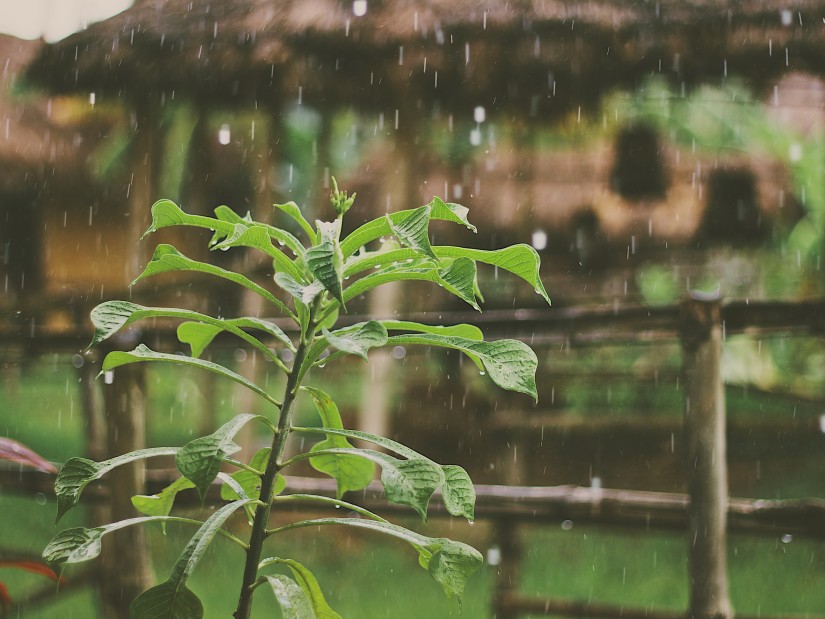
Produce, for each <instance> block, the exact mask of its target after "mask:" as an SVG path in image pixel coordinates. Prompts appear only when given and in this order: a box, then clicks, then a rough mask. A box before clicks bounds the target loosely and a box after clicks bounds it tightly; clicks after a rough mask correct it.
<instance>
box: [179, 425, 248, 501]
mask: <svg viewBox="0 0 825 619" xmlns="http://www.w3.org/2000/svg"><path fill="white" fill-rule="evenodd" d="M257 417H258V416H257V415H251V414H248V413H245V414H242V415H238V416H237V417H235V418H234V419H231V420H230V421H228V422H226V423H225V424H223V425H222V426H221V427H220V428H219V429H218V430H217V431H215V432H214V433H212V434H210V435H208V436H203V437H201V438H196V439H195V440H193V441H189V442H188V443H187V444H186V445H184V446H183V447H181V448H180V451H178V453H177V455H176V456H175V465H176V466H177V467H178V470H179V471H180V472H181V474H183V476H184V477H186V478H187V479H188V480H189V481H191V482H192V483H193V484H194V485H195V488H196V489H197V491H198V494H199V495H200V497H201V500H202V501H203V500H204V499H205V498H206V493H207V491H208V490H209V486H210V485H211V484H212V482H213V481H215V478H216V477H217V476H218V471H220V468H221V464H222V463H223V461H224V459H225V458H226V457H227V456H229V455H231V454H233V453H236V452H238V451H240V449H241V448H240V446H239V445H237V444H236V443H235V442H234V441H233V440H232V439H233V438H234V436H235V435H236V434H237V433H238V432H239V431H240V429H241V428H242V427H243V426H244V425H246V424H247V423H249V422H250V421H252V420H253V419H255V418H257Z"/></svg>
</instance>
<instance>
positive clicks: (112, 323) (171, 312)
mask: <svg viewBox="0 0 825 619" xmlns="http://www.w3.org/2000/svg"><path fill="white" fill-rule="evenodd" d="M91 318H92V322H93V323H94V325H95V334H94V337H93V338H92V342H91V343H90V344H89V347H92V346H94V345H95V344H97V343H99V342H101V341H102V340H105V339H107V338H109V337H111V336H112V335H113V334H114V333H116V332H117V331H118V330H120V329H122V328H123V327H125V326H127V325H129V324H131V323H133V322H136V321H138V320H143V319H145V318H181V319H185V320H192V321H195V322H200V323H203V324H205V325H209V326H212V327H215V328H217V329H218V332H219V331H228V332H229V333H232V334H233V335H235V336H236V337H238V338H240V339H242V340H243V341H244V342H246V343H248V344H250V345H251V346H253V347H254V348H256V349H258V350H259V351H261V352H262V353H263V354H264V355H266V356H267V357H269V358H271V359H273V360H278V359H277V355H275V353H273V352H272V351H270V350H269V348H267V347H266V345H265V344H264V343H263V342H261V341H260V340H258V339H257V338H255V337H254V336H252V335H250V334H248V333H246V332H245V331H243V330H242V329H241V327H248V328H253V329H259V330H263V331H266V332H267V333H269V334H275V335H276V336H277V337H278V338H279V339H286V340H288V339H289V338H287V337H286V335H285V334H284V333H283V332H282V331H281V330H280V329H278V328H277V327H275V325H272V324H271V323H267V322H266V321H264V320H260V319H257V318H236V319H234V320H223V319H220V318H213V317H212V316H208V315H207V314H201V313H200V312H193V311H190V310H185V309H178V308H174V307H144V306H143V305H138V304H137V303H132V302H130V301H106V302H105V303H101V304H100V305H98V306H97V307H95V308H94V309H93V310H92V312H91ZM210 333H212V332H210V331H208V330H207V332H206V333H204V334H203V336H208V335H210ZM216 334H217V332H214V333H212V337H214V336H215V335H216ZM202 340H203V337H202V338H197V339H196V340H195V343H196V344H201V341H202ZM210 341H211V338H209V339H208V340H203V343H202V346H203V347H205V346H206V345H207V344H208V343H209V342H210ZM196 348H197V349H199V352H202V350H200V348H199V346H196ZM196 356H197V355H196Z"/></svg>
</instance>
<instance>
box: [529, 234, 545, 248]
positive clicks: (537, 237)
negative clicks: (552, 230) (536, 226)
mask: <svg viewBox="0 0 825 619" xmlns="http://www.w3.org/2000/svg"><path fill="white" fill-rule="evenodd" d="M530 244H531V245H532V246H533V248H534V249H535V250H536V251H541V250H543V249H545V248H546V247H547V233H546V232H545V231H544V230H535V231H534V232H533V236H532V237H531V240H530Z"/></svg>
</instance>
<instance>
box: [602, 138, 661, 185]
mask: <svg viewBox="0 0 825 619" xmlns="http://www.w3.org/2000/svg"><path fill="white" fill-rule="evenodd" d="M667 185H668V178H667V170H666V169H665V164H664V161H663V156H662V149H661V146H660V144H659V136H658V134H657V133H656V130H655V129H653V128H652V127H650V126H648V125H645V124H636V125H632V126H630V127H626V128H624V129H622V130H621V132H620V133H619V135H618V137H617V138H616V147H615V161H614V164H613V170H612V171H611V173H610V187H611V189H612V190H613V191H615V192H616V193H617V194H619V195H620V196H622V197H623V198H625V199H626V200H651V199H661V198H664V197H665V195H666V194H667Z"/></svg>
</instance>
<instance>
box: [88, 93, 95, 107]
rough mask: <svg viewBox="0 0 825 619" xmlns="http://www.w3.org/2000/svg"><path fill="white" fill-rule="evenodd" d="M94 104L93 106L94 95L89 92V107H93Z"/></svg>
mask: <svg viewBox="0 0 825 619" xmlns="http://www.w3.org/2000/svg"><path fill="white" fill-rule="evenodd" d="M94 104H95V93H93V92H90V93H89V105H91V106H92V107H94Z"/></svg>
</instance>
